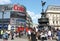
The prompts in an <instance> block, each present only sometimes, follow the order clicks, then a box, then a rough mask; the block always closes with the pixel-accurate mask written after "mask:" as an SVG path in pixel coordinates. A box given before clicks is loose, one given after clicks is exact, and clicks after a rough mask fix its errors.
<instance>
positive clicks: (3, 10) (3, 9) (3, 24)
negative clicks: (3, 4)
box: [2, 8, 5, 32]
mask: <svg viewBox="0 0 60 41" xmlns="http://www.w3.org/2000/svg"><path fill="white" fill-rule="evenodd" d="M4 10H5V9H4V8H3V9H2V30H3V32H4Z"/></svg>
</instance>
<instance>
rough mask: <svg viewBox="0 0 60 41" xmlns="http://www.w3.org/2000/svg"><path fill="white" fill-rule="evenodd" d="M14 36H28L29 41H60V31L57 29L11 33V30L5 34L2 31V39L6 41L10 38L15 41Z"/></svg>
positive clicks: (26, 30)
mask: <svg viewBox="0 0 60 41" xmlns="http://www.w3.org/2000/svg"><path fill="white" fill-rule="evenodd" d="M14 35H15V37H16V38H17V37H19V38H21V36H23V35H27V37H28V40H29V41H37V40H41V41H44V40H48V39H49V40H53V39H55V40H57V41H60V30H59V29H57V30H55V29H48V30H44V29H42V30H39V29H38V28H37V27H36V28H25V29H24V30H23V31H22V30H20V31H17V30H16V31H15V32H14V31H13V30H11V31H9V30H4V33H3V31H2V39H3V40H4V41H5V40H8V38H9V37H10V36H11V37H10V38H11V40H14Z"/></svg>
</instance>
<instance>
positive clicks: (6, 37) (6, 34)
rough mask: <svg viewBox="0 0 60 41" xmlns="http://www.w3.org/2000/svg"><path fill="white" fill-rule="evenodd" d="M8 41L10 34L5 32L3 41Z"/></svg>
mask: <svg viewBox="0 0 60 41" xmlns="http://www.w3.org/2000/svg"><path fill="white" fill-rule="evenodd" d="M7 40H8V33H7V32H4V34H3V41H7Z"/></svg>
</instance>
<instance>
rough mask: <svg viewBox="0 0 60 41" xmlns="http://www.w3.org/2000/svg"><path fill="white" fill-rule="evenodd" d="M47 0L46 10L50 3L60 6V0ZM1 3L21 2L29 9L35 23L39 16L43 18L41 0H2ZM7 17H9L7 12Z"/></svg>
mask: <svg viewBox="0 0 60 41" xmlns="http://www.w3.org/2000/svg"><path fill="white" fill-rule="evenodd" d="M43 1H44V2H45V1H46V4H45V7H44V9H45V10H46V8H47V6H49V5H58V6H60V0H43ZM0 4H21V5H24V6H25V7H26V9H27V12H28V14H29V15H30V16H31V18H32V21H33V23H34V24H38V18H41V14H40V13H41V8H42V6H41V0H0ZM5 17H8V16H7V14H5Z"/></svg>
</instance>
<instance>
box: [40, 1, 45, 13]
mask: <svg viewBox="0 0 60 41" xmlns="http://www.w3.org/2000/svg"><path fill="white" fill-rule="evenodd" d="M45 3H46V2H43V1H42V0H41V4H42V12H44V9H43V8H44V5H45Z"/></svg>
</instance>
